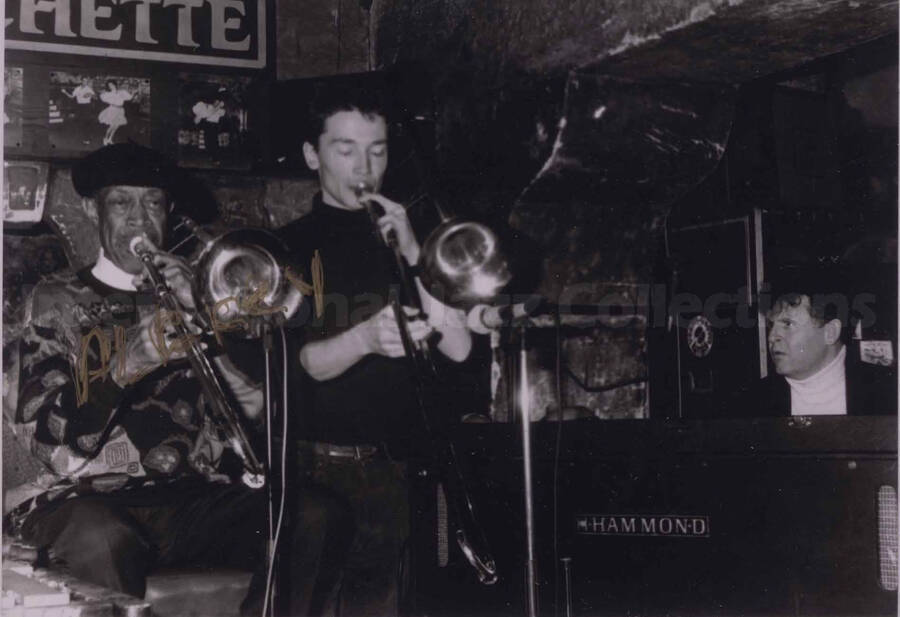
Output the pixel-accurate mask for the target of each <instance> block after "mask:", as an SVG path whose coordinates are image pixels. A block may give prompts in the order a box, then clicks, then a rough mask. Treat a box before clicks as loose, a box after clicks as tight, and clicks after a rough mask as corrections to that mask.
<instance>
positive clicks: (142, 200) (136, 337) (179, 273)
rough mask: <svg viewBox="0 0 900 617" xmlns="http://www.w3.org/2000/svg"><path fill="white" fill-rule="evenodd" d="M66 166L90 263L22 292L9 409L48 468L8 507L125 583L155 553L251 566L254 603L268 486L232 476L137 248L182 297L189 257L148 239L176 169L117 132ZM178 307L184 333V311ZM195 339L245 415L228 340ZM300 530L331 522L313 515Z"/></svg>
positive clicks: (123, 587)
mask: <svg viewBox="0 0 900 617" xmlns="http://www.w3.org/2000/svg"><path fill="white" fill-rule="evenodd" d="M72 179H73V184H74V186H75V188H76V190H77V191H78V193H79V194H80V195H82V196H83V197H85V198H86V199H85V201H84V202H83V203H84V204H85V207H86V209H87V211H88V214H89V216H90V217H91V218H92V220H93V221H94V223H95V224H96V225H97V230H98V233H99V245H100V249H99V253H98V255H97V259H96V262H95V263H94V264H93V265H91V266H88V267H86V268H85V269H83V270H80V271H71V270H69V271H63V272H61V273H58V274H55V275H52V276H51V277H50V278H48V279H45V280H43V281H41V282H40V283H39V284H38V285H37V286H36V288H35V289H34V291H33V294H32V297H31V299H30V302H29V306H28V312H29V314H28V318H27V320H26V328H25V331H24V333H23V337H22V342H21V349H20V355H21V375H20V380H19V384H20V392H19V399H18V401H19V403H18V409H17V411H16V422H17V423H18V425H19V428H20V430H22V431H23V433H24V434H29V435H32V451H33V453H34V454H35V455H36V457H37V458H38V459H40V461H41V462H43V463H44V464H45V465H46V466H47V467H48V469H49V470H51V472H52V473H51V474H48V475H46V476H45V481H44V482H43V485H42V486H36V487H34V489H35V490H33V491H31V494H28V493H25V492H23V491H18V492H17V493H16V494H17V496H18V500H19V501H20V503H19V504H18V505H15V504H9V503H7V506H8V507H9V506H11V505H15V508H14V510H13V511H12V512H11V514H10V515H9V518H8V519H7V522H8V524H9V525H10V526H11V527H12V532H18V534H19V535H20V537H22V538H23V539H24V540H25V541H27V542H29V543H30V544H34V545H35V546H37V547H39V548H46V549H48V550H49V552H50V554H51V555H52V556H53V558H54V559H55V560H61V561H63V562H65V564H66V565H67V567H68V570H69V572H70V573H71V574H72V575H73V576H75V577H77V578H79V579H83V580H85V581H88V582H91V583H95V584H99V585H103V586H105V587H109V588H112V589H114V590H117V591H122V592H125V593H128V594H131V595H134V596H137V597H143V596H144V593H145V586H146V577H147V574H148V573H149V572H150V571H151V570H152V569H154V568H156V567H159V566H172V565H175V566H184V565H208V566H216V567H231V568H238V569H244V570H248V571H254V572H255V574H256V578H255V580H254V582H253V583H251V588H250V589H251V591H250V593H249V594H248V598H247V600H245V605H246V606H247V607H249V608H248V610H249V609H250V608H252V610H253V612H254V613H255V614H259V612H260V609H259V608H257V607H261V598H262V589H263V585H262V582H263V581H264V580H265V571H264V568H263V566H264V564H265V561H266V560H265V538H266V533H265V531H264V530H265V528H266V492H265V491H264V490H255V489H254V488H251V487H250V486H245V485H243V484H242V483H241V482H240V481H239V480H238V478H240V477H241V473H242V471H243V465H242V462H241V459H240V457H239V456H237V455H236V453H235V452H234V450H233V449H232V447H231V446H230V445H229V444H228V443H227V442H226V439H225V438H224V437H223V435H222V434H221V431H220V430H219V429H218V428H217V427H216V426H215V422H214V421H213V420H212V419H211V417H210V415H209V413H207V407H208V405H209V402H208V401H206V400H205V399H204V398H203V396H202V384H201V383H200V382H199V380H198V379H197V377H196V375H195V374H194V372H193V370H191V369H190V367H189V365H188V364H187V362H185V361H184V357H185V341H184V340H181V339H184V338H186V337H185V335H184V334H185V333H184V332H183V331H182V332H180V333H179V332H176V331H173V329H172V323H171V322H173V321H175V319H177V318H172V319H167V318H166V317H165V313H164V312H163V311H162V309H161V308H160V307H159V300H160V299H159V297H158V293H157V292H154V289H153V286H151V285H149V284H148V275H147V272H146V271H147V269H148V268H147V267H146V266H145V263H144V262H143V261H142V260H141V259H140V257H139V255H140V254H141V253H143V252H146V251H149V252H151V253H152V258H151V259H152V262H153V264H154V265H155V268H156V270H157V271H158V272H159V273H160V274H161V275H162V277H163V278H164V279H165V281H166V284H167V285H168V287H169V289H170V290H171V293H172V294H174V295H175V297H176V298H177V300H178V302H179V303H180V305H181V306H182V307H184V308H185V309H196V307H195V304H194V300H193V297H192V294H191V282H192V280H193V273H192V271H191V269H190V267H189V265H188V263H187V262H186V261H185V260H183V259H181V258H179V257H176V256H174V255H172V254H169V253H165V252H163V250H162V249H163V248H164V247H166V242H167V232H168V230H169V223H170V218H174V217H173V213H175V212H177V213H178V214H182V213H185V211H186V210H187V208H185V205H184V204H182V203H180V202H177V201H176V197H177V196H178V194H179V191H180V190H182V189H183V187H184V184H185V178H184V176H183V175H182V172H181V171H180V170H179V169H178V168H176V167H175V166H174V165H173V164H172V163H170V162H169V161H168V160H167V159H165V158H164V157H163V156H161V155H160V154H158V153H156V152H154V151H152V150H149V149H147V148H144V147H141V146H138V145H136V144H133V143H129V144H121V145H111V146H107V147H104V148H102V149H100V150H98V151H96V152H94V153H92V154H90V155H88V156H87V157H86V158H84V159H83V160H81V161H80V162H78V163H77V164H76V165H75V167H74V170H73V176H72ZM184 318H185V319H186V320H187V321H188V322H189V323H188V329H189V332H191V333H197V332H198V331H199V328H198V327H197V326H196V325H193V322H194V317H193V313H190V312H187V311H186V312H185V313H184ZM203 340H204V341H205V340H210V339H208V338H207V339H203ZM204 345H205V343H204ZM209 355H210V356H211V362H212V364H213V366H214V367H215V368H216V370H217V372H218V374H219V376H220V379H221V381H222V385H223V387H224V388H225V389H226V390H229V391H230V394H231V395H232V397H233V401H235V402H236V404H235V407H236V408H237V409H238V413H239V414H240V413H243V414H245V415H246V416H247V417H249V418H257V419H258V418H259V415H260V413H261V409H262V404H263V397H262V392H261V389H260V388H259V386H258V384H255V383H252V382H251V381H250V380H249V379H248V378H247V377H246V376H245V374H244V373H242V372H241V371H239V370H238V369H237V368H236V367H235V365H234V364H232V363H231V362H230V360H229V359H228V357H227V355H225V354H223V353H221V352H218V353H213V352H212V351H210V353H209ZM302 498H303V500H304V503H305V504H306V507H307V508H310V509H313V510H316V509H318V510H319V511H322V512H323V515H322V516H321V517H320V520H322V521H330V522H331V524H333V523H334V521H341V520H343V519H341V516H340V512H339V511H337V506H333V504H331V502H329V501H327V500H326V499H325V498H324V497H321V498H320V497H319V496H318V495H316V494H314V493H312V492H306V493H304V494H303V496H302ZM329 508H331V509H329ZM10 526H8V527H7V529H6V531H7V533H10ZM301 531H302V532H303V533H310V534H313V535H315V537H316V538H317V541H319V540H321V539H322V538H328V537H331V536H333V534H332V533H331V532H330V531H329V529H327V528H325V527H323V528H321V529H303V530H301ZM300 543H301V542H300V541H295V542H294V543H293V545H297V544H300ZM319 544H320V545H322V546H323V550H327V549H328V546H327V543H326V542H325V541H321V542H319ZM302 612H303V609H302V608H300V609H297V610H296V611H292V613H293V614H301V613H302Z"/></svg>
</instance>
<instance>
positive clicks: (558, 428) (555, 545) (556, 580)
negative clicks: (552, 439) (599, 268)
mask: <svg viewBox="0 0 900 617" xmlns="http://www.w3.org/2000/svg"><path fill="white" fill-rule="evenodd" d="M553 321H554V325H555V326H556V403H557V405H559V411H558V414H557V417H556V445H555V447H554V450H553V615H554V617H555V616H556V615H558V614H559V450H560V443H561V441H562V425H563V399H562V320H561V319H560V316H559V306H558V305H557V307H556V311H554V313H553Z"/></svg>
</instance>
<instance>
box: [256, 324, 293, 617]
mask: <svg viewBox="0 0 900 617" xmlns="http://www.w3.org/2000/svg"><path fill="white" fill-rule="evenodd" d="M278 331H279V332H280V333H281V353H282V364H281V365H282V373H283V374H282V380H281V384H282V392H281V396H282V414H281V416H282V427H281V430H282V435H281V496H280V499H279V504H278V517H277V520H276V523H275V528H274V530H273V528H272V517H271V516H270V517H269V547H270V549H269V562H268V564H267V565H266V586H265V597H264V600H263V610H262V615H263V617H266V615H267V614H269V615H270V617H274V614H275V605H274V604H275V603H274V598H273V597H272V596H273V595H274V593H273V592H274V588H273V584H272V583H273V576H274V570H275V556H276V555H277V554H278V540H279V539H280V537H281V529H282V527H283V525H284V504H285V501H286V499H287V473H286V472H287V436H288V385H287V384H288V379H287V378H288V374H287V372H288V358H287V337H286V336H285V334H284V328H283V327H282V326H279V328H278ZM265 362H266V413H267V416H268V419H271V418H272V414H271V410H272V400H271V397H270V394H271V390H270V383H271V379H270V377H271V373H270V371H271V367H270V365H269V354H268V353H266V354H265ZM266 440H267V448H268V454H269V461H271V460H272V430H271V422H266ZM269 495H271V487H270V490H269ZM272 511H274V504H273V503H272V500H271V498H270V500H269V512H272ZM273 531H274V533H273ZM270 600H272V602H271V603H270Z"/></svg>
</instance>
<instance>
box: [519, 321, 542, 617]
mask: <svg viewBox="0 0 900 617" xmlns="http://www.w3.org/2000/svg"><path fill="white" fill-rule="evenodd" d="M525 342H526V339H525V326H524V325H523V326H520V327H519V412H520V414H521V423H522V471H523V478H524V483H525V555H526V563H525V608H526V615H528V617H537V613H538V607H537V582H536V580H535V573H536V570H537V563H536V560H535V556H534V492H533V488H534V480H533V478H532V474H531V471H532V454H531V397H530V395H529V380H528V350H527V347H526V345H525Z"/></svg>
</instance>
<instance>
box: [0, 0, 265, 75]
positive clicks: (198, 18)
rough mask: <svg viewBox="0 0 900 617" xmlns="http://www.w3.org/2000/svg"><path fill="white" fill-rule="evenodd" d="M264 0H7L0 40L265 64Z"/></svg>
mask: <svg viewBox="0 0 900 617" xmlns="http://www.w3.org/2000/svg"><path fill="white" fill-rule="evenodd" d="M265 17H266V15H265V0H6V22H5V36H6V42H5V46H6V48H7V49H28V50H32V51H48V52H60V53H76V54H92V55H93V54H99V55H104V56H113V57H125V58H143V59H147V60H161V61H175V62H191V63H205V64H211V63H215V64H220V65H230V66H241V67H255V68H261V67H263V66H265V47H266V44H265V32H266V28H265V26H266V23H265Z"/></svg>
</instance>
